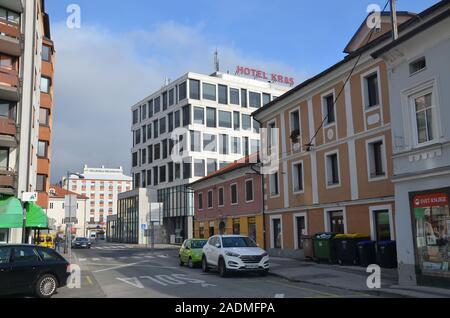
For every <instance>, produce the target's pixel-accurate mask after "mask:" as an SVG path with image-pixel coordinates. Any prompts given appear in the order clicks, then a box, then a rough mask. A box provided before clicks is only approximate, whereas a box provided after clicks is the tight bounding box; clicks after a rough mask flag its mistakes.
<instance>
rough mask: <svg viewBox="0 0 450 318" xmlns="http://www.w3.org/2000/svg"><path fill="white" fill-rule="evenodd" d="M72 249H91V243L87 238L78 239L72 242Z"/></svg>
mask: <svg viewBox="0 0 450 318" xmlns="http://www.w3.org/2000/svg"><path fill="white" fill-rule="evenodd" d="M72 248H88V249H89V248H91V241H90V240H89V239H87V238H85V237H77V238H76V239H75V240H73V242H72Z"/></svg>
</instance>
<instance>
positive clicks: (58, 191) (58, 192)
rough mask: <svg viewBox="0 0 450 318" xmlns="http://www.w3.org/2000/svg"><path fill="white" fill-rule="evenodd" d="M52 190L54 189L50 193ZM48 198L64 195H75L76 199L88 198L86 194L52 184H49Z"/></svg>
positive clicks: (62, 197) (58, 197) (61, 197)
mask: <svg viewBox="0 0 450 318" xmlns="http://www.w3.org/2000/svg"><path fill="white" fill-rule="evenodd" d="M52 190H55V192H54V194H52ZM49 192H50V193H49V198H50V199H51V198H56V199H64V198H65V196H66V195H76V196H77V199H81V200H87V199H89V198H88V197H87V196H84V195H82V194H79V193H75V192H72V191H67V190H66V189H64V188H61V187H60V186H57V185H52V186H50V191H49Z"/></svg>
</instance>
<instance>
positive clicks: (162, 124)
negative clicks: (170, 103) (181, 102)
mask: <svg viewBox="0 0 450 318" xmlns="http://www.w3.org/2000/svg"><path fill="white" fill-rule="evenodd" d="M165 133H166V117H163V118H161V119H160V120H159V134H160V135H162V134H165Z"/></svg>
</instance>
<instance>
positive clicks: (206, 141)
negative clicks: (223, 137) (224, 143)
mask: <svg viewBox="0 0 450 318" xmlns="http://www.w3.org/2000/svg"><path fill="white" fill-rule="evenodd" d="M203 151H209V152H217V136H216V135H211V134H203Z"/></svg>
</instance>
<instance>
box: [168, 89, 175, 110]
mask: <svg viewBox="0 0 450 318" xmlns="http://www.w3.org/2000/svg"><path fill="white" fill-rule="evenodd" d="M173 104H175V89H173V88H172V89H171V90H170V91H169V106H172V105H173Z"/></svg>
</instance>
